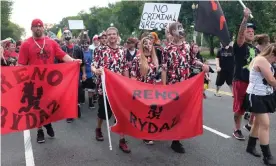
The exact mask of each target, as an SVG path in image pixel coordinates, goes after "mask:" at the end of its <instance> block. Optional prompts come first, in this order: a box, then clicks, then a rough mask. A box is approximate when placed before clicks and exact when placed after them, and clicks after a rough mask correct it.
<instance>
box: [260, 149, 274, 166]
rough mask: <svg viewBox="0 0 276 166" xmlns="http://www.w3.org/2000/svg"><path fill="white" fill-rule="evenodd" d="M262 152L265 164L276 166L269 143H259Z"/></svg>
mask: <svg viewBox="0 0 276 166" xmlns="http://www.w3.org/2000/svg"><path fill="white" fill-rule="evenodd" d="M260 146H261V149H262V152H263V156H264V158H263V161H264V163H265V164H266V165H270V166H276V160H275V159H274V157H273V156H272V155H271V151H270V147H269V145H260Z"/></svg>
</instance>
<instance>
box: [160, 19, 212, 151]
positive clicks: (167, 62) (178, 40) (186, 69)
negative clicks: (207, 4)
mask: <svg viewBox="0 0 276 166" xmlns="http://www.w3.org/2000/svg"><path fill="white" fill-rule="evenodd" d="M169 33H170V34H171V35H172V37H173V39H172V43H171V44H169V45H168V46H167V47H165V49H164V52H163V57H162V68H163V71H162V82H163V84H164V85H166V84H169V85H170V84H175V83H178V82H182V81H184V80H187V79H188V78H189V75H190V67H191V66H192V65H199V66H201V67H202V70H203V71H205V72H207V71H208V70H209V66H207V65H204V64H203V63H202V62H200V61H198V60H196V57H195V55H193V53H192V52H191V49H190V45H189V43H187V42H186V41H185V38H184V36H185V33H184V29H183V26H182V24H181V23H179V22H175V23H172V24H170V26H169ZM171 148H172V149H173V150H174V151H175V152H177V153H185V150H184V148H183V146H182V144H181V143H180V142H179V140H174V141H173V142H172V144H171Z"/></svg>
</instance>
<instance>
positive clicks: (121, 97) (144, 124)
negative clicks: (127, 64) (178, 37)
mask: <svg viewBox="0 0 276 166" xmlns="http://www.w3.org/2000/svg"><path fill="white" fill-rule="evenodd" d="M104 71H105V87H106V93H107V97H108V100H109V103H110V106H111V109H112V112H113V113H114V115H115V117H116V120H117V123H116V124H115V125H114V126H113V127H112V128H111V130H112V131H113V132H116V133H118V134H126V135H129V136H132V137H135V138H138V139H148V140H181V139H186V138H191V137H195V136H198V135H202V134H203V120H202V105H203V104H202V103H203V79H204V73H200V74H199V75H197V76H195V77H193V78H191V79H189V80H186V81H183V82H181V83H177V84H174V85H167V86H164V85H152V84H146V83H143V82H138V81H136V80H132V79H129V78H127V77H124V76H121V75H118V74H116V73H113V72H111V71H109V70H107V69H105V70H104Z"/></svg>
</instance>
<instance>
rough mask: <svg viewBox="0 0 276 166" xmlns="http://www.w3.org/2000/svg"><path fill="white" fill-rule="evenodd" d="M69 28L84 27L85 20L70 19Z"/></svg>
mask: <svg viewBox="0 0 276 166" xmlns="http://www.w3.org/2000/svg"><path fill="white" fill-rule="evenodd" d="M68 24H69V29H84V25H83V20H68Z"/></svg>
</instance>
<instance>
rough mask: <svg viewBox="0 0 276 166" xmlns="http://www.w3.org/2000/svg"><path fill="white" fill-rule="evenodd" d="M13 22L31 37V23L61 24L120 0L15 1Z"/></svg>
mask: <svg viewBox="0 0 276 166" xmlns="http://www.w3.org/2000/svg"><path fill="white" fill-rule="evenodd" d="M13 1H14V4H13V11H12V15H11V21H12V22H14V23H16V24H18V25H20V26H21V27H23V28H24V29H25V31H26V37H30V36H31V30H30V28H31V22H32V20H33V19H36V18H39V19H41V20H42V21H43V23H44V24H45V23H49V24H54V23H56V24H57V23H59V22H60V21H61V20H62V18H64V17H67V16H74V15H77V14H78V13H79V12H80V11H82V10H84V11H88V10H89V8H91V7H93V6H98V7H104V6H107V5H108V3H114V2H116V1H119V0H77V1H76V0H74V1H68V0H13Z"/></svg>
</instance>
